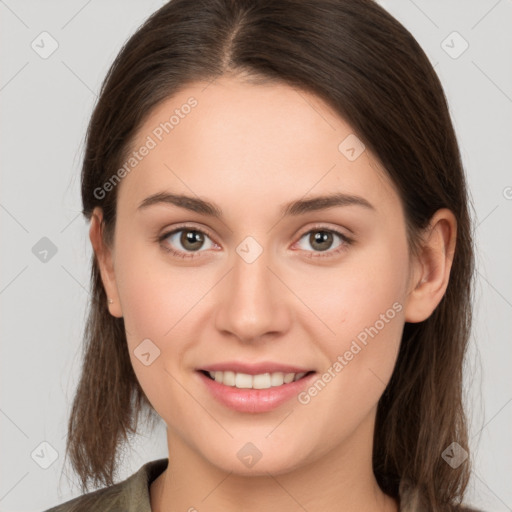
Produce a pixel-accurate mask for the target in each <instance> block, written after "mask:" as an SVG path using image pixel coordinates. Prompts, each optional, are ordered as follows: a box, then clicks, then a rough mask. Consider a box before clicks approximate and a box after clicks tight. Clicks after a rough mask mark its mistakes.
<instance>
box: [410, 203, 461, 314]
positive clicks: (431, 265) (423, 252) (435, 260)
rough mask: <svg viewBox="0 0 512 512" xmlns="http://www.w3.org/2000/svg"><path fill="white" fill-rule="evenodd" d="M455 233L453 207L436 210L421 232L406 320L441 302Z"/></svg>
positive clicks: (449, 268)
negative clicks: (451, 208)
mask: <svg viewBox="0 0 512 512" xmlns="http://www.w3.org/2000/svg"><path fill="white" fill-rule="evenodd" d="M456 237H457V220H456V219H455V216H454V215H453V213H452V211H451V210H449V209H447V208H442V209H440V210H438V211H437V212H436V213H435V214H434V215H433V217H432V219H431V220H430V223H429V225H428V227H427V228H426V229H425V231H424V233H423V236H422V242H421V248H420V251H419V254H418V255H417V256H416V257H415V260H414V262H413V267H414V268H413V272H412V273H411V275H412V279H410V281H409V286H410V288H409V294H408V297H407V300H406V306H405V321H406V322H412V323H415V322H422V321H423V320H426V319H427V318H428V317H429V316H430V315H431V314H432V313H433V311H434V310H435V308H436V307H437V305H438V304H439V303H440V302H441V299H442V298H443V296H444V294H445V291H446V288H447V286H448V281H449V278H450V270H451V267H452V262H453V255H454V253H455V241H456Z"/></svg>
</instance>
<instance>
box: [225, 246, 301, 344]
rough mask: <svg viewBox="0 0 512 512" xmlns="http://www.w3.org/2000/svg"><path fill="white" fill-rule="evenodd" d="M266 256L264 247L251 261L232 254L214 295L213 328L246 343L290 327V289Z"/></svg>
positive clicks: (279, 333) (283, 331) (274, 334)
mask: <svg viewBox="0 0 512 512" xmlns="http://www.w3.org/2000/svg"><path fill="white" fill-rule="evenodd" d="M269 260H270V258H269V257H268V255H267V252H266V251H265V250H263V252H262V253H261V254H260V255H259V256H258V257H257V258H256V259H255V260H254V261H252V262H250V259H249V260H247V259H244V257H242V256H240V255H239V254H238V253H237V254H235V255H234V261H233V267H232V269H231V271H230V272H229V273H228V275H227V276H226V277H225V278H224V279H223V280H222V283H220V285H221V286H220V289H219V295H218V297H217V300H218V307H217V312H216V328H217V329H218V330H219V331H221V332H222V333H223V334H224V335H228V334H229V335H232V336H234V337H236V338H238V339H239V340H240V341H242V342H245V343H247V342H255V341H257V340H259V339H261V338H264V337H273V338H275V337H277V336H279V335H282V334H284V333H285V332H286V331H287V330H288V329H289V326H290V317H291V315H290V311H289V308H288V300H289V296H290V295H291V292H290V291H289V290H288V289H287V288H286V286H285V285H284V284H283V282H282V280H281V279H280V278H279V276H278V275H277V272H276V271H275V270H274V269H273V268H272V267H273V265H272V262H271V261H269Z"/></svg>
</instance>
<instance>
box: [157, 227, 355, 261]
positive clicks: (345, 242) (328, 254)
mask: <svg viewBox="0 0 512 512" xmlns="http://www.w3.org/2000/svg"><path fill="white" fill-rule="evenodd" d="M180 231H197V232H198V233H201V234H203V235H206V236H208V238H210V239H212V240H213V237H212V236H211V235H210V234H209V232H208V231H206V230H204V229H199V228H197V227H195V226H188V225H184V226H179V227H178V228H176V229H173V230H172V231H168V232H166V233H164V234H163V235H161V236H159V237H158V238H157V241H158V242H159V243H160V245H161V247H162V249H163V250H164V251H166V252H167V253H170V254H172V255H173V256H175V257H177V258H181V259H191V258H198V257H200V256H196V254H198V253H200V252H204V251H196V252H193V253H185V252H183V251H176V250H175V249H173V248H172V247H169V246H168V245H165V244H164V243H163V242H164V240H165V239H166V238H169V237H170V236H171V235H174V234H176V233H179V232H180ZM315 231H323V232H326V233H334V234H335V235H337V236H338V237H339V238H340V239H341V242H342V243H341V244H340V246H339V247H337V248H336V249H334V250H330V251H307V252H309V253H312V254H315V256H313V255H311V256H307V257H308V258H332V257H335V256H336V255H338V254H339V253H341V252H343V251H346V250H347V248H348V246H350V245H352V243H353V242H354V240H353V239H351V238H349V237H347V236H346V235H344V234H343V233H341V232H339V231H337V230H336V229H332V228H327V227H325V226H315V227H314V228H312V229H310V230H309V231H306V232H304V233H303V234H302V235H301V236H300V237H299V240H301V239H302V238H303V237H304V236H305V235H309V234H310V233H313V232H315Z"/></svg>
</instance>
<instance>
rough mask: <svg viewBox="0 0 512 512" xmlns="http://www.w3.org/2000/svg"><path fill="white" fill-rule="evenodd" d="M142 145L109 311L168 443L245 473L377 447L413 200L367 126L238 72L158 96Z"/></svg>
mask: <svg viewBox="0 0 512 512" xmlns="http://www.w3.org/2000/svg"><path fill="white" fill-rule="evenodd" d="M143 148H146V149H143ZM132 151H136V154H133V153H131V158H132V160H128V159H127V162H126V163H127V165H126V166H125V172H124V173H123V172H121V173H120V174H119V175H118V176H123V174H125V175H124V177H123V178H122V180H121V183H120V184H118V185H117V186H118V187H119V190H118V191H117V192H118V194H119V195H118V205H117V221H116V222H117V223H116V231H115V240H114V246H113V251H112V256H113V259H112V262H113V268H114V276H115V292H113V293H110V295H109V296H111V297H112V296H113V298H114V304H113V305H112V306H111V309H110V311H111V313H112V314H114V315H115V316H123V318H124V322H125V327H126V331H127V339H128V347H129V351H130V357H131V361H132V364H133V368H134V370H135V373H136V375H137V378H138V380H139V381H140V384H141V386H142V388H143V390H144V392H145V394H146V396H147V397H148V399H149V400H150V402H151V403H152V405H153V406H154V408H155V409H156V411H157V412H158V414H159V415H160V416H161V417H162V418H163V420H164V421H165V423H166V424H167V426H168V434H169V440H170V442H172V443H181V444H182V445H184V446H185V445H186V446H187V448H188V449H189V450H190V451H191V453H194V454H195V455H196V456H197V457H200V458H201V459H202V460H206V461H208V462H209V463H211V464H213V465H215V466H217V467H220V468H223V469H224V470H226V471H233V472H238V473H241V474H246V473H247V474H249V473H251V474H264V473H265V472H267V471H268V472H272V473H273V474H278V473H280V472H285V471H288V470H290V469H293V468H297V467H299V466H303V465H305V464H308V463H311V462H313V461H314V460H316V459H317V458H318V457H321V456H326V455H327V454H329V456H331V455H332V456H336V457H339V456H341V455H342V454H343V455H346V454H347V453H348V452H349V451H353V450H360V449H361V447H362V446H365V445H367V444H368V443H369V442H370V443H371V440H372V436H373V428H374V419H375V412H376V406H377V402H378V400H379V398H380V396H381V395H382V393H383V391H384V389H385V387H386V385H387V383H388V381H389V379H390V377H391V374H392V372H393V368H394V365H395V361H396V357H397V351H398V348H399V344H400V339H401V334H402V329H403V325H404V321H405V320H406V314H405V313H406V305H407V300H408V295H409V293H408V292H409V282H408V273H409V257H408V248H407V242H406V231H405V219H404V214H403V210H402V207H401V203H400V201H399V198H398V195H397V193H396V191H395V189H394V188H393V186H392V185H391V184H390V182H389V181H388V179H387V178H386V175H385V173H384V172H383V171H382V170H381V169H380V168H379V164H378V163H377V161H376V160H375V159H374V158H373V157H372V155H371V154H370V153H369V151H368V150H366V149H364V146H362V145H361V143H360V142H359V141H358V139H357V138H356V137H355V135H354V134H353V130H352V129H351V127H350V126H349V125H347V124H346V123H345V122H344V121H343V120H342V119H340V118H339V117H337V116H336V115H334V113H333V112H332V111H331V110H330V109H329V108H328V107H327V106H326V105H325V104H324V103H322V102H321V101H320V100H319V99H318V98H316V97H315V96H312V95H310V94H308V93H305V92H303V91H299V90H295V89H294V88H291V87H289V86H287V85H276V84H272V85H268V84H267V85H248V84H244V83H241V82H239V81H236V80H234V79H230V78H227V77H223V78H220V79H217V80H216V81H215V82H213V83H211V84H209V85H208V84H206V83H201V84H195V85H194V86H190V87H187V88H186V89H183V90H182V91H181V92H180V93H179V94H177V95H176V96H174V97H173V98H172V99H169V100H167V101H165V102H164V103H162V104H161V105H159V106H158V107H157V108H156V109H155V110H154V111H153V112H152V113H151V115H150V117H149V118H148V119H147V120H146V122H145V123H144V125H143V126H142V127H141V129H140V130H139V131H138V135H137V138H136V140H135V142H134V144H133V146H132ZM106 188H108V185H107V186H106ZM155 194H162V196H161V198H163V197H164V196H165V194H172V195H174V196H187V197H189V198H190V199H189V200H188V201H187V200H184V199H182V200H181V206H178V205H177V204H173V203H172V202H171V201H170V200H169V201H160V202H158V201H150V202H148V201H147V200H148V198H150V197H152V196H154V195H155ZM334 194H339V197H338V199H339V201H338V202H337V203H335V202H334V201H329V200H328V201H325V202H324V203H322V201H317V200H316V198H318V197H320V196H329V197H332V196H333V195H334ZM345 196H347V197H348V198H347V197H345ZM344 197H345V199H344V200H343V198H344ZM145 201H146V205H145V206H141V205H143V204H144V202H145ZM203 201H205V202H208V204H209V205H214V208H213V210H212V211H216V212H217V215H212V214H211V213H212V211H210V209H209V208H207V207H206V206H204V205H203V204H202V202H203ZM291 204H293V206H292V207H290V208H287V206H288V205H291ZM326 205H328V206H329V207H325V206H326ZM185 225H186V226H185ZM180 230H181V231H180ZM173 231H174V232H175V233H171V232H173ZM166 234H167V236H165V237H163V235H166ZM160 237H163V239H162V241H158V239H159V238H160ZM169 250H173V251H176V252H177V254H173V253H172V252H169ZM237 365H238V366H237ZM213 366H217V371H219V368H221V369H224V370H225V372H223V373H222V375H221V374H220V373H219V374H217V378H218V379H219V380H220V379H221V377H222V380H221V381H220V382H216V383H214V381H212V380H211V379H210V378H209V377H206V376H205V374H204V373H202V372H201V371H200V370H205V369H207V368H210V369H211V367H213ZM305 372H314V373H312V374H311V373H309V374H306V375H305V376H304V377H302V378H301V379H300V380H298V381H297V382H295V383H284V384H283V380H282V379H283V377H284V376H286V374H289V373H294V374H295V375H294V376H293V378H297V377H301V375H300V374H303V373H305ZM266 373H269V374H270V375H264V374H266ZM280 373H283V374H284V375H283V376H280V375H279V374H280ZM239 374H242V375H239ZM243 374H245V376H244V375H243ZM254 374H257V375H258V376H257V377H255V378H254V377H253V375H254ZM214 375H215V374H214ZM247 375H249V377H247ZM289 378H290V377H288V379H289ZM233 383H236V384H237V385H236V386H235V387H233V386H232V384H233ZM230 384H231V385H230ZM272 384H274V385H273V386H272V387H270V388H268V386H269V385H272ZM237 386H241V388H238V387H237ZM244 386H255V387H260V388H262V389H249V388H247V387H244ZM265 388H266V389H265ZM169 449H170V451H171V452H172V446H170V448H169Z"/></svg>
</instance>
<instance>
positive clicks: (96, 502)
mask: <svg viewBox="0 0 512 512" xmlns="http://www.w3.org/2000/svg"><path fill="white" fill-rule="evenodd" d="M168 462H169V459H168V458H165V459H158V460H153V461H150V462H147V463H146V464H144V465H143V466H141V468H140V469H139V470H138V471H137V472H136V473H134V474H133V475H132V476H130V477H128V478H127V479H126V480H123V481H122V482H119V483H117V484H114V485H111V486H110V487H104V488H103V489H98V490H97V491H92V492H89V493H87V494H84V495H82V496H78V497H77V498H73V499H72V500H69V501H66V502H65V503H62V504H60V505H57V506H56V507H53V508H50V509H48V510H46V511H44V512H90V511H93V512H151V503H150V499H149V486H150V484H151V483H152V482H153V480H155V479H156V478H157V477H158V476H159V475H161V474H162V473H163V472H164V470H165V469H166V468H167V464H168ZM399 502H400V512H427V511H428V510H430V507H428V506H425V504H424V503H423V504H422V503H421V501H420V500H419V499H418V496H417V494H416V492H415V491H414V489H413V488H411V487H408V486H407V485H406V484H404V483H402V484H401V485H400V495H399ZM453 510H456V509H455V508H454V509H453ZM457 510H459V512H482V511H478V510H476V509H472V508H462V507H461V508H459V509H457Z"/></svg>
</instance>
